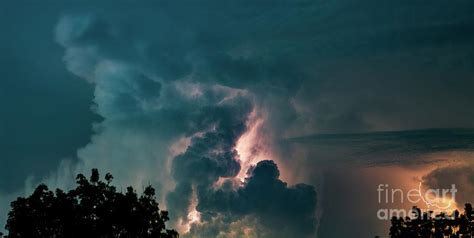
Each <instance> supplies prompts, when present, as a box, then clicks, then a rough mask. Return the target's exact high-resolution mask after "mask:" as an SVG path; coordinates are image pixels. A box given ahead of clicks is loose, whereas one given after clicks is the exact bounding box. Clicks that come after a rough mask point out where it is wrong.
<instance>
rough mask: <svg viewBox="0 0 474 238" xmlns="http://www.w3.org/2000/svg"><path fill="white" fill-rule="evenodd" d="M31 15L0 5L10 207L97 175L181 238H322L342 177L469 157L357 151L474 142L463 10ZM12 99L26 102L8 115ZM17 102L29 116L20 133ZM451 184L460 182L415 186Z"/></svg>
mask: <svg viewBox="0 0 474 238" xmlns="http://www.w3.org/2000/svg"><path fill="white" fill-rule="evenodd" d="M5 2H7V1H5ZM48 3H50V5H46V4H43V3H36V2H35V3H34V4H30V3H29V1H20V3H15V4H14V3H3V2H2V3H1V4H4V5H5V7H0V11H2V12H1V13H2V14H1V16H5V18H8V19H5V20H3V21H0V25H1V24H6V25H9V24H8V23H7V22H11V21H9V19H10V18H11V19H15V21H13V22H14V23H12V26H11V27H6V28H5V29H7V33H8V34H5V35H8V36H9V37H5V38H3V37H2V39H0V49H1V50H2V53H3V52H6V54H2V56H0V60H1V62H2V63H4V65H13V67H7V66H4V67H0V72H1V74H2V81H1V83H2V87H1V88H0V97H1V98H2V100H1V101H2V102H3V104H2V108H6V109H7V110H6V113H5V115H12V117H8V116H6V117H4V118H6V119H2V124H1V125H0V132H1V133H2V135H5V136H4V137H2V138H1V141H2V142H3V141H5V142H6V143H2V145H6V148H9V149H5V150H3V151H6V153H5V154H4V155H2V156H5V158H7V159H2V161H1V162H2V164H1V166H0V169H2V171H1V172H2V174H5V175H6V176H2V177H1V179H2V180H1V182H0V191H6V192H7V193H12V192H13V191H14V190H17V191H16V192H17V193H18V191H23V190H24V189H23V188H20V189H17V188H18V187H22V185H21V184H23V183H24V182H23V181H24V180H25V177H27V176H30V179H28V180H27V182H26V183H27V189H26V190H28V187H31V186H34V184H36V182H37V181H38V180H39V179H40V178H44V179H43V180H44V181H46V182H47V183H48V184H50V185H51V186H52V187H54V186H55V185H57V186H60V187H67V186H70V185H71V184H72V183H73V174H75V173H78V172H86V171H88V170H89V169H90V168H99V169H100V170H101V171H108V172H109V171H110V172H112V173H113V174H114V176H115V177H116V178H117V181H116V182H117V183H118V184H119V185H120V186H126V185H129V184H132V185H134V186H135V187H138V188H140V187H142V186H145V185H147V184H153V185H154V186H156V187H157V190H158V194H159V196H160V198H159V199H160V201H161V203H162V206H166V208H167V209H169V210H170V214H171V216H172V217H171V218H172V222H173V223H174V225H176V226H177V227H179V228H180V229H183V230H184V231H189V233H188V235H189V236H192V235H195V236H199V235H211V236H216V237H219V236H221V237H232V236H234V237H243V236H252V237H278V236H282V237H291V235H290V234H298V237H310V236H312V235H313V234H315V233H316V232H318V231H317V230H318V226H320V225H324V228H322V229H320V231H319V235H320V236H322V237H337V234H341V236H342V235H343V233H344V232H348V231H349V229H347V231H344V230H341V229H339V230H337V232H333V229H334V227H335V225H333V226H331V224H336V223H337V222H340V221H342V220H341V219H342V218H340V217H336V215H337V214H336V213H338V211H342V210H344V209H346V208H347V209H348V208H349V207H347V206H348V205H347V206H341V207H339V208H340V209H341V210H337V209H336V210H334V211H336V212H335V214H329V213H325V214H326V216H324V213H323V210H324V209H323V207H322V206H326V205H327V207H331V206H330V205H331V204H330V202H328V200H329V199H333V200H334V201H343V199H342V198H341V197H340V196H337V194H336V193H338V192H340V191H345V192H346V193H345V194H346V196H350V195H351V192H357V191H356V190H355V189H353V190H351V189H348V188H349V187H350V185H351V184H352V185H354V186H353V187H357V188H359V187H360V186H363V185H365V184H367V183H365V182H364V181H361V182H360V183H358V182H359V180H358V178H359V177H358V176H357V175H351V174H350V172H347V173H346V171H347V170H351V169H353V168H354V167H357V168H360V167H362V168H370V167H383V166H394V165H400V166H405V167H413V166H417V165H425V164H432V163H434V162H435V161H437V160H445V158H443V157H437V156H431V155H433V154H438V153H444V152H450V151H462V152H465V151H470V150H471V149H472V143H471V142H470V141H472V140H471V139H472V136H471V135H472V132H471V131H469V130H467V131H464V130H455V131H451V130H441V131H439V130H421V131H410V132H401V133H381V134H380V133H375V134H370V132H374V131H396V130H412V129H423V128H453V127H455V128H469V127H473V126H474V112H473V111H472V110H470V108H471V106H472V102H473V101H474V96H473V94H472V89H473V88H474V81H473V80H472V77H473V73H474V72H473V70H472V68H473V66H474V65H473V62H474V61H473V60H472V59H473V56H474V48H473V47H472V44H471V42H472V41H473V40H474V34H473V33H472V30H471V29H472V28H473V27H474V25H473V22H474V17H473V15H472V8H473V7H474V3H473V2H472V1H468V0H459V1H454V2H453V1H442V0H439V1H431V2H430V4H429V5H427V4H426V2H424V1H418V0H415V1H413V0H407V1H405V0H401V1H388V2H387V1H376V0H365V1H339V2H327V1H304V0H303V1H285V0H276V1H271V2H269V1H256V2H253V1H252V2H250V1H239V2H234V1H214V0H209V1H204V2H202V3H199V4H198V3H195V2H189V1H185V4H182V3H178V2H171V3H170V2H156V1H142V2H140V3H131V2H130V1H126V0H124V1H120V0H119V1H108V0H103V1H98V2H95V3H94V4H93V5H92V4H91V5H89V4H87V3H83V2H79V1H75V0H71V1H67V2H64V3H63V2H54V3H53V1H51V2H48ZM32 6H34V7H32ZM7 9H12V11H8V10H7ZM20 10H21V11H20ZM9 12H11V13H9ZM16 12H21V13H22V14H20V15H18V16H20V17H16V16H14V15H15V14H14V13H16ZM38 12H41V16H42V18H41V19H42V20H38V21H36V20H37V19H36V18H35V20H33V21H31V22H28V23H26V22H25V21H26V20H23V19H30V16H37V15H38ZM3 13H6V14H3ZM7 13H8V14H7ZM23 29H24V30H23ZM20 39H21V40H20ZM28 39H30V40H28ZM13 46H15V47H13ZM24 46H28V47H24ZM39 46H45V47H39ZM10 48H12V49H10ZM40 48H41V49H40ZM25 59H27V60H25ZM61 59H62V62H61ZM30 70H31V71H34V72H38V73H31V74H28V73H26V72H28V71H30ZM66 70H67V71H69V72H70V74H67V72H66ZM77 77H78V78H81V79H82V80H81V81H79V80H77ZM16 78H22V79H24V80H19V79H16ZM47 78H54V81H50V80H47ZM3 79H6V80H3ZM40 80H41V81H40ZM74 80H76V81H74ZM39 82H49V84H46V83H45V84H43V83H39ZM18 85H22V87H19V86H18ZM45 85H48V86H45ZM32 88H35V89H41V91H43V92H47V93H43V94H38V95H36V94H35V93H31V92H39V91H37V90H33V89H32ZM17 94H18V95H24V94H28V95H30V97H28V98H26V99H25V103H24V105H23V104H21V105H23V107H21V105H20V103H19V102H20V101H22V100H18V99H17V97H16V95H17ZM44 95H48V96H46V97H45V96H44ZM38 98H41V99H42V100H39V101H38V100H37V99H38ZM12 99H15V100H14V101H15V103H10V102H11V101H12ZM69 100H71V101H69ZM76 100H77V101H76ZM26 102H28V103H26ZM30 102H31V104H33V102H37V103H38V104H42V106H38V108H39V109H38V111H39V112H42V113H44V115H43V114H41V113H39V112H38V113H36V114H35V115H38V116H34V117H32V118H31V122H30V121H29V120H27V119H28V118H29V116H28V115H29V114H28V115H26V114H27V113H24V112H25V111H29V110H25V109H24V108H28V107H27V106H25V105H27V104H29V103H30ZM52 102H56V103H52ZM58 102H63V103H58ZM58 104H60V105H59V106H58ZM63 104H64V105H63ZM35 105H36V104H35ZM22 108H23V109H22ZM70 108H76V109H77V111H76V110H74V111H69V109H70ZM55 109H57V110H58V113H57V114H56V113H55ZM24 115H26V116H24ZM51 115H55V117H51ZM13 118H24V119H22V120H17V119H13ZM51 118H52V119H53V120H49V119H51ZM3 122H5V123H3ZM75 123H77V124H75ZM72 124H74V125H77V126H70V125H72ZM11 125H14V126H11ZM255 125H258V126H255ZM15 128H21V130H17V131H15V130H16V129H15ZM42 128H48V129H42ZM14 129H15V130H14ZM49 131H51V135H50V136H48V135H49ZM252 131H254V133H255V136H254V137H255V138H257V139H255V138H254V139H248V141H243V139H242V138H244V139H246V135H247V134H248V133H250V132H252ZM66 132H67V133H66ZM360 132H362V133H366V134H353V133H360ZM333 133H339V134H336V135H334V134H333ZM341 133H342V134H341ZM9 135H14V136H13V137H12V136H9ZM27 135H29V136H27ZM70 137H71V138H74V140H69V139H65V138H70ZM24 138H29V140H28V141H25V139H24ZM51 138H52V139H51ZM249 138H252V137H249ZM38 141H40V142H44V143H43V144H42V143H39V142H38ZM49 141H54V142H58V143H59V144H55V143H53V142H49ZM20 142H21V143H20ZM23 142H25V143H23ZM47 142H48V143H47ZM87 143H88V144H87ZM239 143H240V145H242V144H245V146H242V147H239ZM26 144H28V146H26ZM84 144H87V145H84ZM54 145H56V146H54ZM20 147H21V148H24V149H19V148H20ZM237 148H246V149H248V151H242V150H241V151H239V150H237ZM76 149H77V153H76V154H75V153H74V152H75V150H76ZM20 150H21V151H31V153H26V152H22V153H19V152H15V151H20ZM51 151H54V153H53V152H51ZM14 152H15V153H14ZM33 154H35V156H33ZM36 154H37V155H36ZM64 157H68V158H69V159H63V158H64ZM25 158H28V159H25ZM34 158H38V159H34ZM271 160H273V161H274V162H271ZM61 161H62V162H61ZM259 161H261V162H259ZM258 162H259V163H258ZM25 164H28V166H25ZM277 165H278V166H277ZM339 166H343V167H344V169H341V170H339V169H338V168H339ZM58 167H59V168H58ZM11 168H15V169H11ZM34 168H38V169H36V170H35V169H34ZM33 170H34V172H33ZM18 171H20V172H21V173H17V172H18ZM456 171H461V172H463V173H466V174H468V173H470V170H468V169H465V168H463V169H454V170H452V169H449V170H446V171H443V172H441V171H435V172H433V174H431V175H430V176H427V177H426V178H425V179H426V181H430V184H432V185H433V186H435V185H437V179H436V178H437V177H439V176H440V175H442V176H445V175H444V173H449V174H455V173H456ZM15 174H18V176H14V175H15ZM346 174H349V175H348V176H346ZM33 178H35V179H33ZM466 178H467V177H466ZM12 179H13V180H15V183H12V184H10V183H6V182H4V181H9V180H12ZM325 179H326V180H325ZM363 179H365V178H363ZM367 180H370V179H367ZM347 181H352V183H349V182H347ZM301 183H305V184H311V185H304V184H301ZM321 184H325V185H326V187H324V186H320V185H321ZM328 185H329V186H328ZM323 191H325V193H326V200H324V194H322V193H323ZM348 191H349V192H348ZM316 192H317V193H316ZM364 192H367V193H370V191H369V190H367V191H366V190H364ZM335 194H336V195H335ZM11 196H12V195H11V194H9V195H8V196H5V197H7V198H8V197H11ZM367 196H368V195H367ZM365 198H366V197H364V199H365ZM2 199H3V196H2ZM338 199H342V200H338ZM364 199H362V198H361V199H360V201H361V202H363V200H364ZM3 200H5V199H3ZM269 200H271V202H269ZM357 201H359V200H357ZM328 204H329V205H328ZM334 207H336V208H338V206H337V204H332V208H334ZM360 209H362V208H360ZM361 212H362V211H361ZM190 214H191V215H193V216H190ZM321 215H322V216H323V218H321V217H320V216H321ZM295 217H296V218H295ZM338 219H339V220H338ZM362 220H363V219H362ZM343 221H345V223H347V224H349V223H350V222H349V220H343ZM328 224H329V225H328ZM181 226H182V227H181ZM357 226H359V227H363V224H361V223H357V222H354V223H353V225H352V229H355V230H357V229H359V230H358V231H360V232H361V233H360V235H361V237H362V236H364V237H365V236H366V235H370V236H372V235H374V234H372V233H370V232H372V231H371V230H367V231H362V230H360V228H357ZM274 227H278V228H280V230H281V231H280V232H279V233H275V228H274ZM244 228H245V229H244ZM338 232H339V233H338ZM363 232H367V233H363ZM369 233H370V234H369Z"/></svg>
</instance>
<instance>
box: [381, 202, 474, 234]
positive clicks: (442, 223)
mask: <svg viewBox="0 0 474 238" xmlns="http://www.w3.org/2000/svg"><path fill="white" fill-rule="evenodd" d="M412 212H413V214H414V216H413V218H410V217H405V218H403V217H392V219H391V227H390V233H389V234H390V237H392V238H413V237H421V238H445V237H448V238H458V237H459V238H461V237H462V238H466V237H474V219H473V210H472V205H471V204H469V203H467V204H465V207H464V213H460V212H459V211H458V210H455V211H454V212H452V214H447V213H443V212H441V213H439V214H436V215H433V212H432V211H429V212H423V213H422V212H421V209H419V208H418V207H413V209H412Z"/></svg>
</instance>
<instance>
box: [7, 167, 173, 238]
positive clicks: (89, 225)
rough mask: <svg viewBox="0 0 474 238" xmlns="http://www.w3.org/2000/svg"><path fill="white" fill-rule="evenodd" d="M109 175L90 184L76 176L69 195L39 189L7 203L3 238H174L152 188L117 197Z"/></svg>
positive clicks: (94, 175)
mask: <svg viewBox="0 0 474 238" xmlns="http://www.w3.org/2000/svg"><path fill="white" fill-rule="evenodd" d="M112 179H113V176H112V175H111V174H109V173H108V174H106V175H105V182H103V181H101V180H100V177H99V172H98V170H97V169H93V170H92V175H91V177H90V179H87V178H86V177H85V176H84V175H82V174H79V175H77V178H76V183H77V187H76V188H75V189H73V190H71V191H69V192H64V191H62V190H60V189H56V191H55V192H52V191H50V190H48V187H47V186H46V185H44V184H41V185H39V186H38V187H37V188H36V189H35V191H34V192H33V194H31V195H30V196H29V197H26V198H23V197H19V198H18V199H17V200H16V201H14V202H12V203H11V207H12V210H11V211H10V212H9V214H8V220H7V224H6V226H5V228H6V229H7V231H8V235H7V236H4V238H76V237H77V238H79V237H80V238H85V237H91V238H116V237H117V238H176V237H179V235H178V233H177V232H176V231H174V230H169V229H166V226H165V222H166V221H168V220H169V218H168V212H167V211H160V209H159V207H158V203H157V202H156V200H155V189H154V188H153V187H151V186H149V187H147V188H145V190H144V191H143V194H142V195H141V196H138V195H137V193H136V192H135V190H134V189H133V188H132V187H128V188H127V191H126V192H125V193H121V192H117V191H116V188H115V187H114V186H112V185H111V184H110V183H111V182H112Z"/></svg>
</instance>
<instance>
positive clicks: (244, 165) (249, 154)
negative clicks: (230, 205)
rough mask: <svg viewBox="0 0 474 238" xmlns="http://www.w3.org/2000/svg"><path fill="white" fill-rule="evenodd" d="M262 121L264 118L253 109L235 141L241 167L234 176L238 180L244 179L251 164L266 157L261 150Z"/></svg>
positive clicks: (242, 180)
mask: <svg viewBox="0 0 474 238" xmlns="http://www.w3.org/2000/svg"><path fill="white" fill-rule="evenodd" d="M263 123H264V119H263V118H259V117H258V116H257V113H256V111H255V110H254V111H253V112H252V113H251V115H250V117H249V120H248V122H247V128H248V129H247V131H246V132H245V133H244V134H243V135H242V136H241V137H240V138H239V140H238V141H237V145H236V147H235V149H236V150H237V152H238V154H239V159H240V166H241V168H240V172H239V174H238V175H237V176H236V178H237V179H238V180H239V181H240V182H244V181H245V178H246V177H247V171H248V170H249V169H250V168H251V167H252V166H254V165H256V164H257V163H258V162H260V161H262V160H265V159H266V158H265V157H266V155H265V151H263V149H264V148H263V138H262V137H261V135H260V129H261V126H262V124H263Z"/></svg>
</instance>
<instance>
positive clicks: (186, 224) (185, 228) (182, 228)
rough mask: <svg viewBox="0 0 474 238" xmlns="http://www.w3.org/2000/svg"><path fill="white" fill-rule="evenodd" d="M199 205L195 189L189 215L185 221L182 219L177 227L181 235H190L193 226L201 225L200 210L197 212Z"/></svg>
mask: <svg viewBox="0 0 474 238" xmlns="http://www.w3.org/2000/svg"><path fill="white" fill-rule="evenodd" d="M197 205H198V199H197V195H196V192H194V189H193V195H192V198H191V204H190V205H189V208H188V215H187V217H186V219H185V220H183V219H180V220H179V222H178V225H177V227H176V229H177V230H178V231H179V232H180V233H183V234H184V233H188V232H189V231H190V230H191V226H192V225H193V224H201V213H200V212H199V211H198V210H196V207H197Z"/></svg>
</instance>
